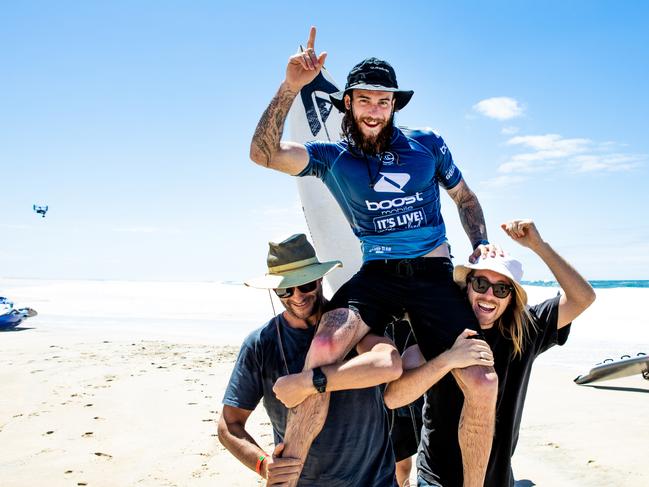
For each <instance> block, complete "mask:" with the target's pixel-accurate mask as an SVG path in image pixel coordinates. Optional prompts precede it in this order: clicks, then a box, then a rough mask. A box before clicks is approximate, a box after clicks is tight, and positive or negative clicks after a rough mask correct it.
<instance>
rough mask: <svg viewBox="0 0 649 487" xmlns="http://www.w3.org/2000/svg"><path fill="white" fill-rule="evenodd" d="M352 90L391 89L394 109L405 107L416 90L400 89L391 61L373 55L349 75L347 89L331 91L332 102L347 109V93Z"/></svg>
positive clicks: (355, 67)
mask: <svg viewBox="0 0 649 487" xmlns="http://www.w3.org/2000/svg"><path fill="white" fill-rule="evenodd" d="M351 90H372V91H391V92H393V93H394V110H395V111H399V110H401V109H402V108H403V107H405V106H406V105H407V104H408V102H409V101H410V98H412V95H413V94H414V91H411V90H410V91H407V90H400V89H399V85H398V84H397V75H396V74H395V73H394V68H393V67H392V66H390V63H388V62H386V61H381V60H380V59H377V58H375V57H371V58H368V59H365V60H364V61H361V62H360V63H358V64H357V65H356V66H354V67H353V68H352V70H351V71H350V72H349V74H348V75H347V84H346V85H345V89H344V90H341V91H337V92H336V93H331V94H330V95H329V97H330V98H331V103H332V104H333V105H334V106H335V107H336V108H337V109H338V110H340V111H341V112H344V111H345V101H344V98H345V95H346V94H347V93H349V92H350V91H351Z"/></svg>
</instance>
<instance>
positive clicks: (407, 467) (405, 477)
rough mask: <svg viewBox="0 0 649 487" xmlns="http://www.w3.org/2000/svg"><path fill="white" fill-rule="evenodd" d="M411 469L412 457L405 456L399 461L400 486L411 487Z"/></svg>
mask: <svg viewBox="0 0 649 487" xmlns="http://www.w3.org/2000/svg"><path fill="white" fill-rule="evenodd" d="M411 470H412V457H408V458H404V459H403V460H401V461H398V462H397V484H399V487H410V471H411Z"/></svg>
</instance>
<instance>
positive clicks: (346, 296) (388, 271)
mask: <svg viewBox="0 0 649 487" xmlns="http://www.w3.org/2000/svg"><path fill="white" fill-rule="evenodd" d="M337 308H349V309H353V310H355V311H357V312H358V313H359V314H360V316H361V318H362V319H363V321H364V322H365V323H366V324H367V325H368V326H369V327H370V329H371V330H372V333H375V334H376V335H379V336H383V333H384V330H385V327H386V325H388V324H389V323H390V322H392V321H393V320H394V318H395V317H399V316H402V315H403V313H404V312H407V313H408V315H409V317H410V322H411V324H412V329H413V331H414V334H415V339H416V340H417V343H418V344H419V348H420V349H421V352H422V354H423V355H424V357H425V358H426V360H430V359H431V358H433V357H435V356H437V355H439V354H440V353H442V352H443V351H444V350H446V349H448V348H450V347H451V346H452V345H453V343H454V342H455V339H456V338H457V337H458V335H459V334H460V333H462V331H464V329H466V328H470V329H472V330H476V331H479V330H480V327H479V326H478V322H477V320H476V318H475V315H474V314H473V311H472V310H471V307H470V305H469V302H468V300H467V299H466V296H465V294H464V293H463V292H462V291H461V290H460V288H459V287H458V286H457V285H456V284H455V282H454V281H453V263H452V262H451V260H450V259H448V258H446V257H418V258H415V259H399V260H396V259H387V260H371V261H368V262H365V263H364V264H363V266H362V267H361V268H360V270H359V271H358V272H357V273H356V274H355V275H354V276H353V277H352V278H351V279H350V280H349V281H347V282H346V283H345V284H344V285H343V286H342V287H341V288H340V289H339V290H338V291H337V292H336V294H334V296H333V298H332V299H331V301H330V302H329V304H328V305H327V310H333V309H337Z"/></svg>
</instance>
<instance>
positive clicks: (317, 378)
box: [313, 367, 327, 393]
mask: <svg viewBox="0 0 649 487" xmlns="http://www.w3.org/2000/svg"><path fill="white" fill-rule="evenodd" d="M313 387H315V390H316V391H318V392H320V393H323V392H324V391H326V390H327V376H326V375H324V372H322V369H321V368H320V367H316V368H315V369H313Z"/></svg>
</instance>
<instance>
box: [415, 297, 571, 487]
mask: <svg viewBox="0 0 649 487" xmlns="http://www.w3.org/2000/svg"><path fill="white" fill-rule="evenodd" d="M528 311H529V312H530V315H531V316H532V319H533V321H534V326H533V327H532V326H530V324H529V322H526V323H525V326H527V327H528V329H529V331H530V339H529V341H528V342H527V343H526V344H525V346H524V347H523V353H522V356H520V357H514V356H513V345H512V341H511V339H509V338H506V337H504V336H503V335H502V334H501V333H500V332H499V331H498V330H496V329H495V328H492V329H489V330H483V334H484V335H485V338H486V341H487V343H489V346H490V347H491V349H492V351H493V353H494V362H495V365H494V367H495V369H496V374H497V375H498V399H497V404H496V430H495V436H494V441H493V446H492V449H491V456H490V458H489V465H488V467H487V475H486V479H485V484H484V485H485V487H506V486H513V485H514V474H513V472H512V468H511V457H512V455H513V454H514V450H515V448H516V443H517V442H518V433H519V429H520V425H521V417H522V414H523V405H524V403H525V396H526V394H527V385H528V383H529V380H530V374H531V372H532V364H533V363H534V360H535V359H536V357H537V356H538V355H539V354H540V353H542V352H545V351H546V350H547V349H549V348H550V347H552V346H554V345H555V344H559V345H563V344H564V343H565V342H566V340H567V339H568V334H569V333H570V325H568V326H565V327H563V328H561V330H557V318H558V311H559V297H558V296H557V297H555V298H552V299H549V300H547V301H544V302H542V303H540V304H537V305H535V306H531V307H528ZM463 403H464V396H463V395H462V391H461V390H460V388H459V387H458V385H457V383H456V382H455V379H454V377H453V375H452V374H447V375H446V376H445V377H444V378H442V380H440V381H439V382H438V383H437V384H435V385H434V386H433V387H431V388H430V389H429V390H428V392H427V393H426V402H425V405H424V412H423V415H424V427H423V429H422V440H421V444H420V446H419V453H418V455H417V470H418V474H419V475H421V476H422V477H423V478H424V479H426V480H427V481H428V482H431V483H438V484H439V485H441V486H443V487H456V486H457V487H462V480H463V479H462V477H463V476H462V455H461V452H460V446H459V443H458V437H457V431H458V424H459V420H460V413H461V411H462V405H463Z"/></svg>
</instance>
